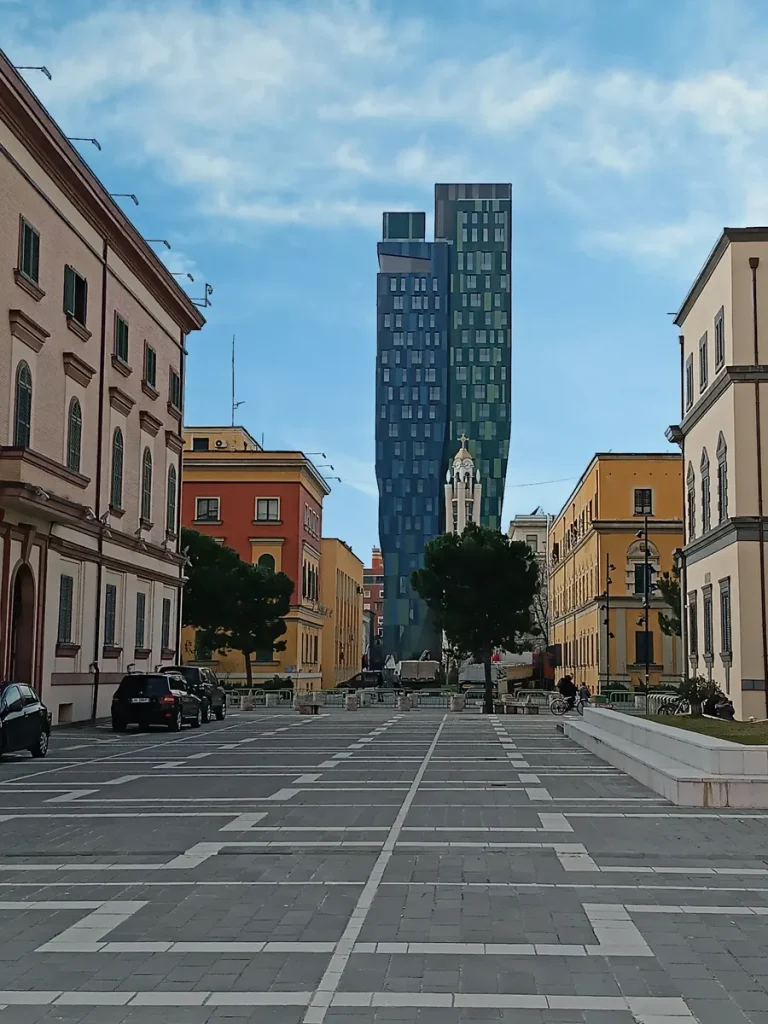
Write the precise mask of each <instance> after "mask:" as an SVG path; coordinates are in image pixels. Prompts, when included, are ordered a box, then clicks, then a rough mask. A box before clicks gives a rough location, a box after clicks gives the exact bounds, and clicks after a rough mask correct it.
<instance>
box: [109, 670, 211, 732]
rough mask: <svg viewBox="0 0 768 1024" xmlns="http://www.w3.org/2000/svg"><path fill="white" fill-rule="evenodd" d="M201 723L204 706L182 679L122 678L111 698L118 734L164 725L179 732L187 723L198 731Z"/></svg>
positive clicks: (138, 675)
mask: <svg viewBox="0 0 768 1024" xmlns="http://www.w3.org/2000/svg"><path fill="white" fill-rule="evenodd" d="M202 720H203V711H202V706H201V703H200V701H199V700H198V698H197V697H195V696H194V695H193V694H191V693H188V692H187V690H186V689H185V688H184V680H183V679H182V678H181V676H172V675H169V674H168V673H160V672H157V673H147V674H144V673H139V672H136V673H134V674H132V675H128V676H123V679H122V682H121V683H120V685H119V686H118V688H117V690H116V691H115V695H114V697H113V698H112V728H113V730H114V731H115V732H125V730H126V727H127V726H129V725H131V724H135V725H138V726H141V727H144V728H146V727H147V726H150V725H164V726H166V728H168V729H170V730H171V732H178V731H179V730H180V729H181V727H182V725H184V723H185V722H189V724H190V725H191V726H192V728H193V729H197V728H199V727H200V723H201V722H202Z"/></svg>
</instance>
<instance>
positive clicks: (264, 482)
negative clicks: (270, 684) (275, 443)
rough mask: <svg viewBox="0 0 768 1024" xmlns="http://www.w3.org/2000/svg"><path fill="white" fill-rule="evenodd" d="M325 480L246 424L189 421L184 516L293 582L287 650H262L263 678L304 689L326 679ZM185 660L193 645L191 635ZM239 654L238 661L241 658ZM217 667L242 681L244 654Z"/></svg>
mask: <svg viewBox="0 0 768 1024" xmlns="http://www.w3.org/2000/svg"><path fill="white" fill-rule="evenodd" d="M329 490H330V488H329V487H328V485H327V483H326V482H325V480H324V479H323V478H322V477H321V476H320V474H319V473H318V471H317V470H316V469H315V467H314V465H313V464H312V462H311V461H310V460H309V459H308V458H307V457H306V456H305V455H303V454H302V453H301V452H275V451H264V450H263V449H262V448H261V446H260V445H259V444H258V443H257V442H256V441H255V440H254V439H253V438H252V437H251V436H250V434H248V432H247V431H246V430H244V429H243V428H242V427H186V428H185V429H184V477H183V486H182V502H181V519H182V523H183V525H184V526H189V527H191V528H192V529H194V530H198V531H199V532H200V533H204V534H207V535H208V536H209V537H212V538H213V539H214V540H216V541H217V542H218V543H220V544H226V545H227V547H230V548H234V550H235V551H237V553H238V554H239V555H240V557H241V558H242V559H243V560H244V561H246V562H251V563H252V564H254V565H255V564H258V565H263V566H265V567H267V568H269V569H273V570H274V571H275V572H284V573H285V574H286V575H287V576H289V577H290V578H291V579H292V580H293V582H294V591H293V596H292V598H291V611H290V614H289V615H288V616H287V617H286V626H287V632H286V634H285V636H284V637H283V640H284V641H285V643H286V649H285V650H284V651H274V652H262V653H257V655H256V661H255V664H254V666H253V669H254V671H253V676H254V679H256V680H264V679H269V678H272V677H273V676H275V675H281V676H290V677H291V678H292V679H293V680H294V681H295V682H296V683H297V686H298V687H299V688H302V689H317V688H319V687H320V684H321V669H320V666H321V661H322V632H323V625H324V622H325V618H326V617H327V615H326V610H325V609H324V608H323V606H322V605H321V603H320V565H321V544H320V537H321V532H322V510H323V507H322V502H323V498H324V497H325V496H326V495H327V494H328V493H329ZM184 648H185V661H189V660H192V659H194V657H195V656H196V652H195V650H194V643H193V642H192V639H191V638H190V637H188V636H185V638H184ZM238 658H239V661H238ZM216 660H217V671H220V672H221V673H223V674H226V675H227V676H228V677H229V678H232V679H238V680H239V678H240V677H241V676H244V674H245V667H244V665H242V664H240V662H242V658H241V657H239V656H236V655H234V656H232V657H230V656H228V655H227V656H218V655H217V656H216Z"/></svg>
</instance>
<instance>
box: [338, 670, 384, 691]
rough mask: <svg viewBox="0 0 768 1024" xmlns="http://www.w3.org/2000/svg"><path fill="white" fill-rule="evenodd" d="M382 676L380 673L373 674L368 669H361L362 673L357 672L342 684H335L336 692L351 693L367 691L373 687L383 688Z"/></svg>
mask: <svg viewBox="0 0 768 1024" xmlns="http://www.w3.org/2000/svg"><path fill="white" fill-rule="evenodd" d="M383 685H384V676H383V675H382V674H381V672H373V671H370V670H369V669H363V671H362V672H358V673H356V674H355V675H353V676H350V678H349V679H347V680H345V682H343V683H337V684H336V689H337V690H351V691H352V692H353V693H354V691H355V690H361V689H369V688H373V687H374V686H383Z"/></svg>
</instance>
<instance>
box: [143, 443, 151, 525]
mask: <svg viewBox="0 0 768 1024" xmlns="http://www.w3.org/2000/svg"><path fill="white" fill-rule="evenodd" d="M141 518H142V519H143V520H144V521H145V522H147V523H151V522H152V453H151V452H150V450H149V448H145V449H144V455H143V457H142V460H141Z"/></svg>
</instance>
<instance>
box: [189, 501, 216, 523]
mask: <svg viewBox="0 0 768 1024" xmlns="http://www.w3.org/2000/svg"><path fill="white" fill-rule="evenodd" d="M201 501H205V502H208V503H209V507H208V511H210V502H213V501H215V502H216V517H215V518H213V517H211V516H209V515H207V516H203V517H202V518H201V516H200V502H201ZM195 522H196V523H220V522H221V498H218V497H216V496H215V495H201V496H200V497H196V498H195Z"/></svg>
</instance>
